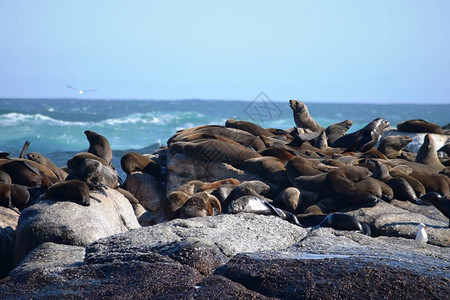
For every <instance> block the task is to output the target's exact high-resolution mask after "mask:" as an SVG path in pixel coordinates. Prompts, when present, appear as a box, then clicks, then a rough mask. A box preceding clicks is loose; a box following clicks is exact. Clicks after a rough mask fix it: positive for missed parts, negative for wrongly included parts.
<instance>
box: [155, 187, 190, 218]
mask: <svg viewBox="0 0 450 300" xmlns="http://www.w3.org/2000/svg"><path fill="white" fill-rule="evenodd" d="M189 198H190V196H189V195H188V194H186V193H185V192H182V191H174V192H170V193H169V194H168V195H167V196H166V198H164V200H163V201H162V208H163V211H164V214H165V215H166V218H167V220H169V221H170V220H173V219H176V218H179V217H180V212H179V209H180V208H181V207H182V206H183V205H184V204H185V203H186V201H187V200H188V199H189Z"/></svg>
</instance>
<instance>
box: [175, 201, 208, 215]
mask: <svg viewBox="0 0 450 300" xmlns="http://www.w3.org/2000/svg"><path fill="white" fill-rule="evenodd" d="M207 216H208V207H207V205H206V203H205V201H204V200H203V199H202V198H200V197H195V196H193V197H190V198H189V199H188V200H187V201H186V203H184V205H183V206H182V207H181V208H180V218H181V219H187V218H195V217H207Z"/></svg>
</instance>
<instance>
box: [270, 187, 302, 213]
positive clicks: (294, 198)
mask: <svg viewBox="0 0 450 300" xmlns="http://www.w3.org/2000/svg"><path fill="white" fill-rule="evenodd" d="M299 202H300V191H299V190H298V189H297V188H295V187H288V188H286V189H284V190H283V191H282V192H281V193H280V194H278V196H277V197H275V199H274V200H273V204H274V205H275V206H277V207H279V208H281V209H285V210H287V211H289V212H292V213H293V212H295V211H296V210H297V207H298V205H299Z"/></svg>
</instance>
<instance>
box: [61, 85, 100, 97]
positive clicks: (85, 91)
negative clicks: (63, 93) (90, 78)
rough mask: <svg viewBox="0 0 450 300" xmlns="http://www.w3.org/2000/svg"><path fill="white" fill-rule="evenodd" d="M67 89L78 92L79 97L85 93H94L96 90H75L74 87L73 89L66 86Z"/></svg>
mask: <svg viewBox="0 0 450 300" xmlns="http://www.w3.org/2000/svg"><path fill="white" fill-rule="evenodd" d="M66 86H67V87H68V88H69V89H72V90H75V91H77V92H78V94H80V95H83V94H84V93H87V92H95V91H96V90H97V89H93V90H80V89H77V88H76V87H73V86H70V85H66Z"/></svg>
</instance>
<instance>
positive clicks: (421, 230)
mask: <svg viewBox="0 0 450 300" xmlns="http://www.w3.org/2000/svg"><path fill="white" fill-rule="evenodd" d="M426 227H427V226H426V225H425V224H423V223H420V224H419V226H418V227H417V228H418V229H417V235H416V241H417V242H418V243H421V244H426V243H427V242H428V235H427V233H426V231H425V228H426Z"/></svg>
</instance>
